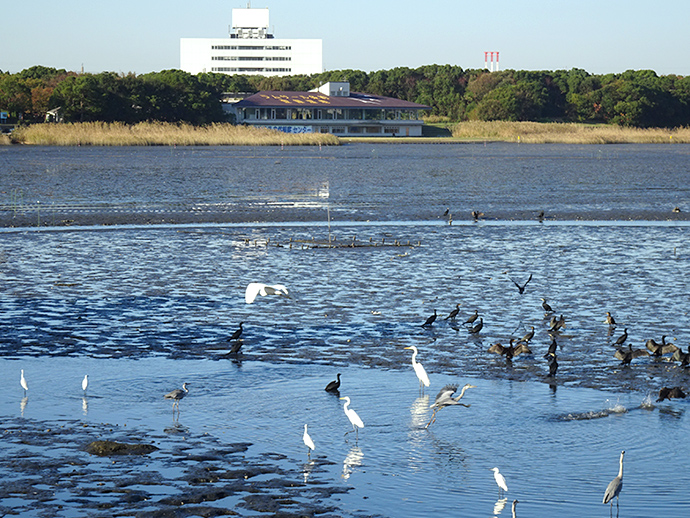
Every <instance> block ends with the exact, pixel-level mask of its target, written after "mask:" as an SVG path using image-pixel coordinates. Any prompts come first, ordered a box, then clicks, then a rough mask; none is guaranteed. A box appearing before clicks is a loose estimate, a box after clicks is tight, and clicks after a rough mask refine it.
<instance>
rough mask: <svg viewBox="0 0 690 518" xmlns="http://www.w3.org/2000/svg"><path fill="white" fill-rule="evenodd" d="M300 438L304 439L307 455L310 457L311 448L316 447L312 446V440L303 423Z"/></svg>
mask: <svg viewBox="0 0 690 518" xmlns="http://www.w3.org/2000/svg"><path fill="white" fill-rule="evenodd" d="M302 440H303V441H304V445H305V446H306V447H307V457H311V452H312V450H315V449H316V446H314V441H312V440H311V437H310V436H309V432H307V425H306V424H305V425H304V434H303V435H302Z"/></svg>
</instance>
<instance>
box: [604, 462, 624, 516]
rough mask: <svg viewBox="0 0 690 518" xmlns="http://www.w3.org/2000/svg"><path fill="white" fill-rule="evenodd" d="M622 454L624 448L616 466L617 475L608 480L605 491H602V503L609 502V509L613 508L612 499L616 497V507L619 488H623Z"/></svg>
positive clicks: (619, 492)
mask: <svg viewBox="0 0 690 518" xmlns="http://www.w3.org/2000/svg"><path fill="white" fill-rule="evenodd" d="M623 455H625V450H623V451H622V452H621V459H620V467H619V468H618V476H617V477H616V478H614V479H613V480H612V481H611V482H609V485H608V487H607V488H606V492H605V493H604V500H603V501H602V503H603V504H608V503H609V502H611V509H613V499H614V498H615V499H616V508H618V500H619V498H620V494H621V489H623Z"/></svg>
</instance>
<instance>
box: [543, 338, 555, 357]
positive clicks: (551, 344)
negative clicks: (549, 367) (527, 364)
mask: <svg viewBox="0 0 690 518" xmlns="http://www.w3.org/2000/svg"><path fill="white" fill-rule="evenodd" d="M557 348H558V344H557V343H556V339H555V338H552V339H551V343H550V344H549V350H548V351H546V354H545V355H544V358H548V357H549V355H551V354H556V349H557Z"/></svg>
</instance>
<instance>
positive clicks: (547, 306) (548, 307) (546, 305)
mask: <svg viewBox="0 0 690 518" xmlns="http://www.w3.org/2000/svg"><path fill="white" fill-rule="evenodd" d="M541 300H542V303H541V307H542V308H544V311H546V312H547V313H553V308H552V307H551V305H550V304H549V303H548V302H546V299H541Z"/></svg>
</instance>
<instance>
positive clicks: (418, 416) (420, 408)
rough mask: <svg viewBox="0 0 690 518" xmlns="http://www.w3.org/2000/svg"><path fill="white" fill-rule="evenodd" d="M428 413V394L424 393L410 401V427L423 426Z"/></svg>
mask: <svg viewBox="0 0 690 518" xmlns="http://www.w3.org/2000/svg"><path fill="white" fill-rule="evenodd" d="M428 414H429V395H428V394H425V395H423V396H419V397H418V398H417V399H415V400H414V401H413V402H412V406H411V407H410V415H411V416H412V421H411V423H410V424H411V426H412V428H423V427H424V425H425V424H426V418H427V416H428Z"/></svg>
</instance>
